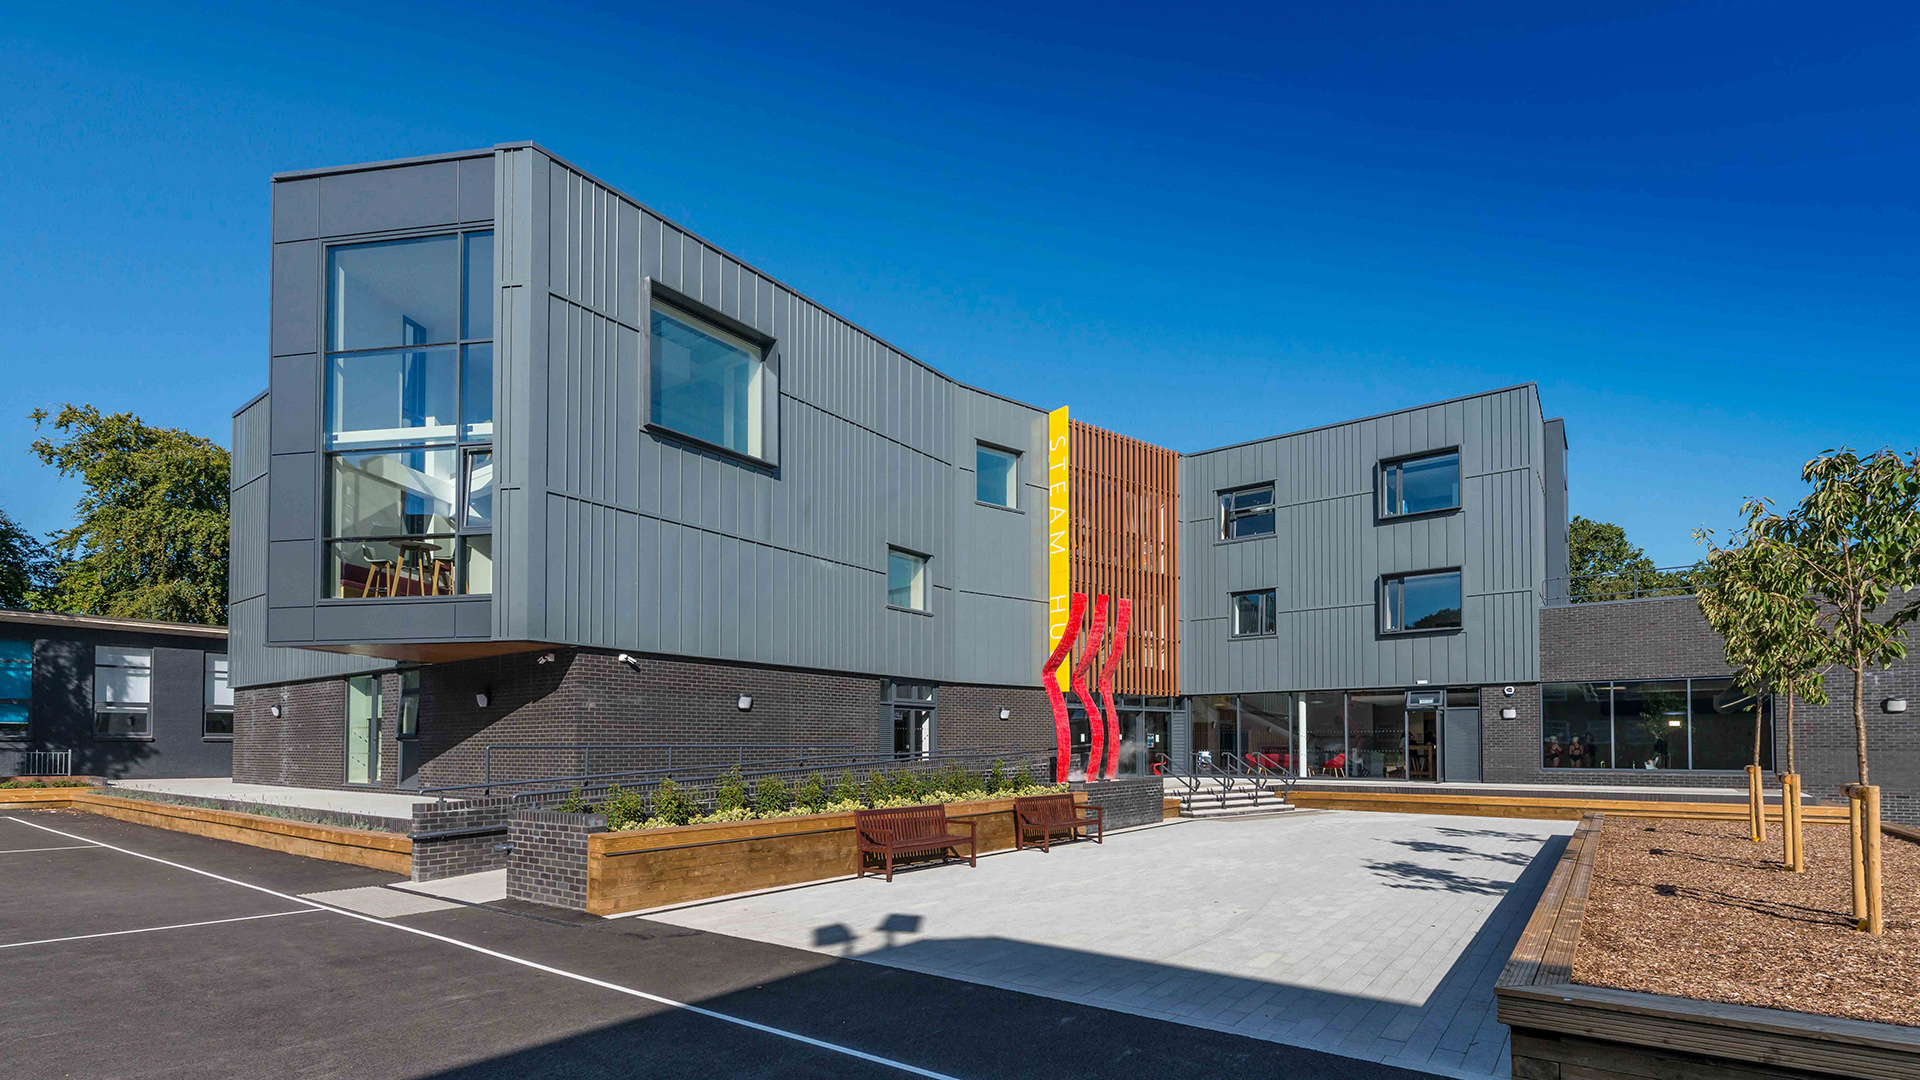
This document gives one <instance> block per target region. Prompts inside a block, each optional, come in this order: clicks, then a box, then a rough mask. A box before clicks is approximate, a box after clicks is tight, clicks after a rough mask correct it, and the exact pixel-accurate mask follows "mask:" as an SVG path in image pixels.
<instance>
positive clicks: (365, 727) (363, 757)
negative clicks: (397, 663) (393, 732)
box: [347, 675, 380, 784]
mask: <svg viewBox="0 0 1920 1080" xmlns="http://www.w3.org/2000/svg"><path fill="white" fill-rule="evenodd" d="M379 777H380V677H379V676H378V675H359V676H355V677H354V678H351V679H348V680H347V783H349V784H371V783H373V782H374V781H375V780H377V779H379Z"/></svg>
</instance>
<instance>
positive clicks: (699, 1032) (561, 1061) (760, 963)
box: [0, 811, 1423, 1080]
mask: <svg viewBox="0 0 1920 1080" xmlns="http://www.w3.org/2000/svg"><path fill="white" fill-rule="evenodd" d="M395 880H396V879H395V878H394V877H393V876H392V875H389V874H383V873H380V872H377V871H372V870H364V869H359V868H355V867H350V866H343V865H340V864H336V863H328V862H320V861H316V860H312V859H304V858H300V857H298V856H292V855H284V854H280V853H277V852H269V851H263V850H260V849H257V848H250V847H243V846H238V845H233V844H228V843H225V842H222V841H217V840H209V839H205V838H202V837H196V836H189V835H185V834H180V833H172V832H165V831H161V830H156V829H151V828H147V827H145V826H139V825H132V824H127V823H124V822H118V821H113V820H110V819H106V818H100V817H96V816H92V815H88V814H84V813H76V812H67V811H42V812H11V813H4V814H0V985H3V986H5V987H6V989H7V993H6V1001H7V1006H6V1009H7V1018H6V1022H5V1028H4V1030H5V1039H4V1042H5V1053H4V1059H5V1061H6V1063H7V1071H8V1073H9V1074H10V1075H16V1076H31V1077H36V1078H44V1077H87V1078H118V1077H143V1078H144V1077H195V1078H200V1077H249V1078H252V1077H269V1076H271V1077H301V1078H308V1077H349V1076H350V1077H369V1078H379V1077H396V1078H398V1077H434V1078H442V1077H445V1078H461V1080H480V1078H507V1077H514V1078H537V1077H567V1078H577V1080H590V1078H596V1077H614V1076H623V1077H624V1076H648V1077H681V1076H686V1077H702V1078H719V1077H855V1078H864V1077H901V1076H923V1077H966V1078H971V1077H1106V1076H1128V1077H1193V1078H1200V1077H1209V1078H1212V1077H1227V1076H1235V1077H1237V1076H1247V1077H1288V1078H1293V1077H1299V1078H1316V1080H1317V1078H1327V1080H1336V1078H1338V1080H1389V1078H1412V1077H1417V1076H1420V1075H1423V1074H1421V1073H1417V1072H1411V1071H1408V1070H1405V1069H1398V1068H1393V1067H1390V1066H1385V1065H1380V1064H1377V1063H1372V1062H1366V1061H1360V1060H1355V1059H1352V1058H1345V1057H1337V1056H1333V1055H1329V1054H1325V1053H1321V1052H1318V1051H1315V1050H1310V1049H1304V1048H1298V1047H1289V1046H1281V1045H1275V1044H1273V1043H1269V1042H1262V1041H1259V1040H1255V1039H1250V1038H1246V1037H1243V1036H1237V1035H1231V1034H1227V1033H1224V1032H1214V1031H1207V1030H1200V1029H1195V1028H1192V1027H1187V1026H1183V1025H1178V1024H1173V1023H1169V1022H1166V1021H1163V1020H1156V1019H1152V1018H1147V1017H1141V1016H1137V1015H1128V1014H1126V1013H1121V1012H1114V1011H1110V1010H1106V1009H1101V1008H1095V1007H1092V1006H1087V1005H1082V1004H1075V1003H1072V1002H1064V1001H1058V1000H1053V999H1050V998H1046V997H1040V996H1035V995H1030V994H1025V993H1020V992H1016V991H1012V990H1007V989H1002V988H996V987H991V986H984V985H980V984H978V983H972V982H965V981H960V980H954V979H947V978H942V977H939V976H935V975H928V974H924V973H920V972H913V971H906V970H901V969H898V968H892V967H887V966H882V965H877V964H870V963H862V962H860V961H857V960H848V959H843V958H837V957H833V956H827V955H822V954H820V953H817V952H813V951H809V950H804V949H794V948H788V947H784V946H779V945H772V944H766V943H762V942H756V941H750V940H746V939H744V938H739V937H732V936H727V935H723V934H717V933H711V932H706V931H701V930H694V929H688V928H683V927H677V926H670V925H667V924H664V923H658V922H652V921H649V920H646V919H631V918H630V919H617V920H602V919H598V918H593V917H590V916H583V915H572V914H568V913H564V912H559V911H556V910H555V909H551V908H543V907H538V906H534V905H523V904H517V903H514V902H512V901H500V902H495V903H491V904H470V903H462V902H457V901H451V900H446V899H444V898H443V899H434V898H423V897H419V896H417V895H413V894H406V893H402V892H400V891H399V890H394V889H386V888H384V887H385V886H387V885H389V884H392V883H394V882H395ZM387 893H392V894H394V895H393V896H392V897H390V898H389V897H387V896H386V894H387ZM316 895H317V896H319V898H318V899H307V898H306V897H312V896H316ZM328 895H332V896H335V897H340V898H343V899H342V902H343V903H349V904H351V905H352V906H353V907H354V908H356V909H358V910H349V908H347V907H343V906H335V905H334V904H331V903H329V902H328V900H327V899H326V897H327V896H328ZM368 897H373V898H375V899H378V900H379V901H380V902H379V903H369V902H367V898H368ZM368 910H381V911H391V912H395V913H396V914H393V915H391V916H390V917H379V916H375V915H370V914H364V913H363V912H364V911H368Z"/></svg>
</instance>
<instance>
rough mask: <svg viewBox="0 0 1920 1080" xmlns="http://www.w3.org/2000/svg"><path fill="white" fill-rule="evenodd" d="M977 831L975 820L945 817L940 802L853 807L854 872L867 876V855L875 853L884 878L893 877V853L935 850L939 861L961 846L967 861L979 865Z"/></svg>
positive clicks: (956, 855)
mask: <svg viewBox="0 0 1920 1080" xmlns="http://www.w3.org/2000/svg"><path fill="white" fill-rule="evenodd" d="M955 828H964V829H966V830H967V831H966V834H965V835H964V836H963V835H961V834H960V833H957V832H954V831H953V830H954V829H955ZM977 831H978V830H977V829H976V828H975V823H974V822H971V821H948V820H947V808H946V807H945V806H942V805H941V804H939V803H933V804H931V805H929V806H902V807H897V808H894V809H890V810H855V811H854V812H853V835H854V845H855V847H856V848H858V856H859V859H860V870H859V872H858V873H857V874H855V875H854V876H855V877H866V876H867V856H868V855H878V856H880V857H881V859H883V860H884V861H885V864H886V868H887V880H888V881H892V880H893V860H894V858H895V856H904V855H932V854H935V853H938V854H939V855H940V856H941V859H940V861H941V862H942V863H945V862H946V861H947V858H948V854H949V853H951V856H952V857H953V858H956V859H957V858H959V857H960V849H961V848H962V847H965V848H966V849H967V865H968V866H978V865H979V860H978V857H977V855H976V853H975V851H974V847H975V843H974V840H975V833H976V832H977Z"/></svg>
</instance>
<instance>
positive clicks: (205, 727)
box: [200, 653, 233, 739]
mask: <svg viewBox="0 0 1920 1080" xmlns="http://www.w3.org/2000/svg"><path fill="white" fill-rule="evenodd" d="M203 708H204V711H203V712H202V714H201V719H200V734H201V736H202V737H203V738H209V739H231V738H233V687H232V686H230V685H229V684H228V683H227V658H226V657H224V656H221V655H218V654H216V653H208V654H207V660H206V692H205V698H204V705H203Z"/></svg>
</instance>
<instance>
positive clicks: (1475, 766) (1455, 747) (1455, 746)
mask: <svg viewBox="0 0 1920 1080" xmlns="http://www.w3.org/2000/svg"><path fill="white" fill-rule="evenodd" d="M1446 718H1447V719H1446V729H1447V730H1446V743H1445V748H1444V750H1443V751H1442V752H1443V754H1444V757H1443V758H1442V768H1443V769H1444V770H1445V773H1446V779H1447V781H1448V782H1449V783H1475V782H1478V781H1479V779H1480V710H1479V709H1453V708H1449V709H1448V710H1447V712H1446Z"/></svg>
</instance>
